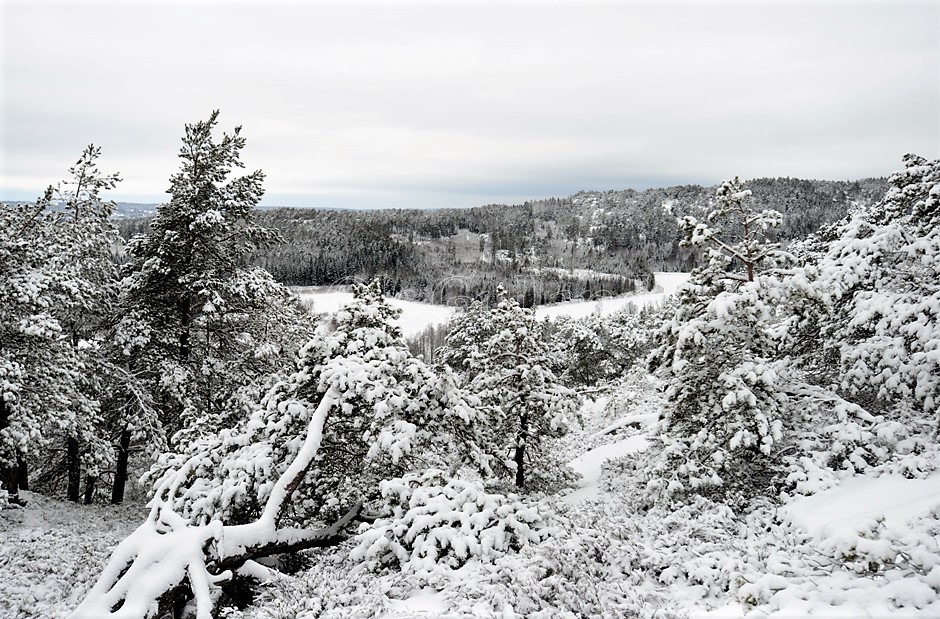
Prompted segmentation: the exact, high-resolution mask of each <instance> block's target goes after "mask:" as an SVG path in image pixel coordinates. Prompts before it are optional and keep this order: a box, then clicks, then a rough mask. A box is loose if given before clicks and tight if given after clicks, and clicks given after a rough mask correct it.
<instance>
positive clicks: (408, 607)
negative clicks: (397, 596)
mask: <svg viewBox="0 0 940 619" xmlns="http://www.w3.org/2000/svg"><path fill="white" fill-rule="evenodd" d="M388 607H389V609H390V610H391V611H393V612H395V613H401V614H407V615H408V616H413V615H415V614H418V615H425V614H426V615H429V616H431V617H440V616H441V615H442V614H444V613H445V612H446V611H447V608H448V603H447V600H445V599H444V594H443V593H442V592H440V591H436V590H434V589H432V588H430V587H428V588H425V589H422V590H420V591H416V592H415V593H414V595H412V596H411V597H409V598H408V599H406V600H389V604H388Z"/></svg>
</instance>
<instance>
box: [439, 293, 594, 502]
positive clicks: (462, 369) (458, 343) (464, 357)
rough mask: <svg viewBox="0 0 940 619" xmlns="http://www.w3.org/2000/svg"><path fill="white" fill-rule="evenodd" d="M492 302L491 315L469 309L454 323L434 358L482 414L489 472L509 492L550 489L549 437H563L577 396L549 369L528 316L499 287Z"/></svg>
mask: <svg viewBox="0 0 940 619" xmlns="http://www.w3.org/2000/svg"><path fill="white" fill-rule="evenodd" d="M497 298H498V303H497V304H496V306H495V307H493V308H492V309H489V310H487V309H484V308H483V306H482V304H480V303H474V304H473V305H471V306H470V308H469V309H468V310H467V311H466V312H464V313H462V314H460V315H458V317H456V318H455V320H454V324H453V326H452V329H451V332H450V334H449V335H448V337H447V340H446V344H445V346H444V348H443V349H442V350H441V351H439V353H438V354H439V359H440V360H441V362H442V363H444V364H446V365H448V366H449V367H451V368H453V369H455V370H456V371H458V372H459V373H460V374H461V376H462V377H463V385H464V386H465V388H466V389H467V390H468V392H470V393H472V394H474V395H475V396H476V397H477V398H479V400H480V403H481V406H482V407H483V409H484V410H485V411H486V412H487V415H488V420H487V423H486V432H487V439H486V441H485V447H484V448H485V449H487V450H488V452H489V453H490V454H491V455H492V456H493V457H494V460H493V462H494V466H495V470H496V472H497V473H498V474H501V475H507V474H512V475H513V477H514V481H515V485H516V487H535V488H537V487H541V486H546V485H557V483H558V481H559V479H558V476H559V475H562V478H564V471H563V468H562V466H563V465H562V463H560V462H558V461H557V457H556V456H555V455H553V454H552V451H551V448H550V441H549V439H551V438H557V437H559V436H563V435H564V434H565V433H566V432H567V431H568V424H569V418H570V416H571V415H573V414H574V413H575V411H576V410H577V396H576V394H575V393H574V392H573V391H572V390H571V389H569V388H567V387H565V386H564V385H563V384H562V383H561V382H560V380H559V379H558V378H557V377H556V376H555V373H554V372H553V371H552V369H551V366H552V362H551V359H550V358H549V347H548V345H547V342H546V339H545V337H544V329H543V326H542V325H539V324H538V323H537V322H536V320H535V315H534V313H533V311H532V310H531V309H526V308H523V307H521V306H520V305H519V303H518V302H516V301H515V300H514V299H510V298H508V296H507V295H506V291H505V290H504V289H502V288H499V289H498V291H497Z"/></svg>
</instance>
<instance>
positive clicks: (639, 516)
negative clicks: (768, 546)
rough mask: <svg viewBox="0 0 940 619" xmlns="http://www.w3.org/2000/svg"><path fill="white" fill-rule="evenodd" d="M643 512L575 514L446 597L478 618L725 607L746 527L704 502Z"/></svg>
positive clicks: (609, 505)
mask: <svg viewBox="0 0 940 619" xmlns="http://www.w3.org/2000/svg"><path fill="white" fill-rule="evenodd" d="M634 494H636V493H635V492H634ZM637 507H638V505H635V504H633V499H630V498H626V500H625V501H624V500H614V501H612V502H609V501H604V502H596V503H591V504H584V505H580V506H578V507H577V508H568V509H566V510H564V511H565V512H566V513H564V514H563V515H559V516H558V517H559V518H560V519H561V520H560V521H559V526H558V528H557V531H556V532H555V533H554V534H552V535H551V536H549V537H547V538H546V539H545V540H544V541H543V542H542V543H541V544H538V545H531V546H527V547H525V548H523V549H522V550H521V551H520V552H519V553H518V554H511V555H506V556H505V557H501V558H499V559H497V560H496V561H495V562H494V563H492V564H481V563H473V564H468V565H467V566H465V567H464V568H463V570H461V573H460V575H459V578H454V579H453V580H452V581H451V582H450V583H448V584H447V585H446V586H445V588H444V591H445V592H446V593H447V594H448V597H449V599H451V600H454V601H455V603H456V604H457V606H458V608H459V610H460V611H461V612H462V613H463V615H462V616H471V615H472V616H475V617H504V616H511V617H527V618H533V619H550V618H555V617H565V618H572V619H573V618H580V617H604V618H611V619H613V618H618V617H630V616H637V617H654V616H658V617H662V616H672V614H674V613H676V612H677V611H678V609H679V608H681V607H683V606H686V607H687V606H688V605H689V604H690V603H697V604H700V605H706V606H707V605H708V604H712V603H718V602H719V601H720V600H721V598H722V596H723V595H726V594H727V592H728V591H730V590H731V589H732V588H733V586H734V584H735V583H736V582H737V581H738V579H739V573H740V572H741V571H742V570H744V569H745V567H746V564H747V558H746V548H747V547H746V545H745V544H744V543H742V542H741V540H740V537H739V536H740V533H741V531H742V529H743V522H742V521H739V520H738V519H737V518H736V517H735V516H734V514H733V513H732V512H731V510H730V509H729V508H727V507H725V506H722V505H720V504H716V503H713V502H711V501H708V500H706V499H704V498H701V497H698V498H696V499H695V501H694V502H692V503H690V504H689V505H685V506H682V507H680V508H679V509H677V510H675V511H672V510H670V509H667V508H657V509H653V510H650V511H647V512H643V511H639V510H635V508H637ZM507 609H511V611H512V613H513V614H509V612H508V611H507Z"/></svg>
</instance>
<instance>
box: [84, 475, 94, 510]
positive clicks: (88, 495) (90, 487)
mask: <svg viewBox="0 0 940 619" xmlns="http://www.w3.org/2000/svg"><path fill="white" fill-rule="evenodd" d="M97 483H98V478H97V477H95V476H93V475H88V476H87V477H85V496H84V498H83V499H82V503H84V504H85V505H91V501H92V499H93V498H94V496H95V485H96V484H97Z"/></svg>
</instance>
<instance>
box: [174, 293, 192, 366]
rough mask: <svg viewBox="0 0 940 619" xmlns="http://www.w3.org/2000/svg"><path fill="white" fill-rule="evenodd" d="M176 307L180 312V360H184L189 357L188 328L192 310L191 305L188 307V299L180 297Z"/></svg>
mask: <svg viewBox="0 0 940 619" xmlns="http://www.w3.org/2000/svg"><path fill="white" fill-rule="evenodd" d="M178 308H179V312H180V338H179V345H180V347H179V354H180V361H186V360H188V359H189V353H190V351H191V349H192V343H191V342H190V337H189V335H190V334H189V329H190V325H191V324H192V321H193V310H192V307H190V303H189V299H181V300H180V302H179V305H178Z"/></svg>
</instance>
